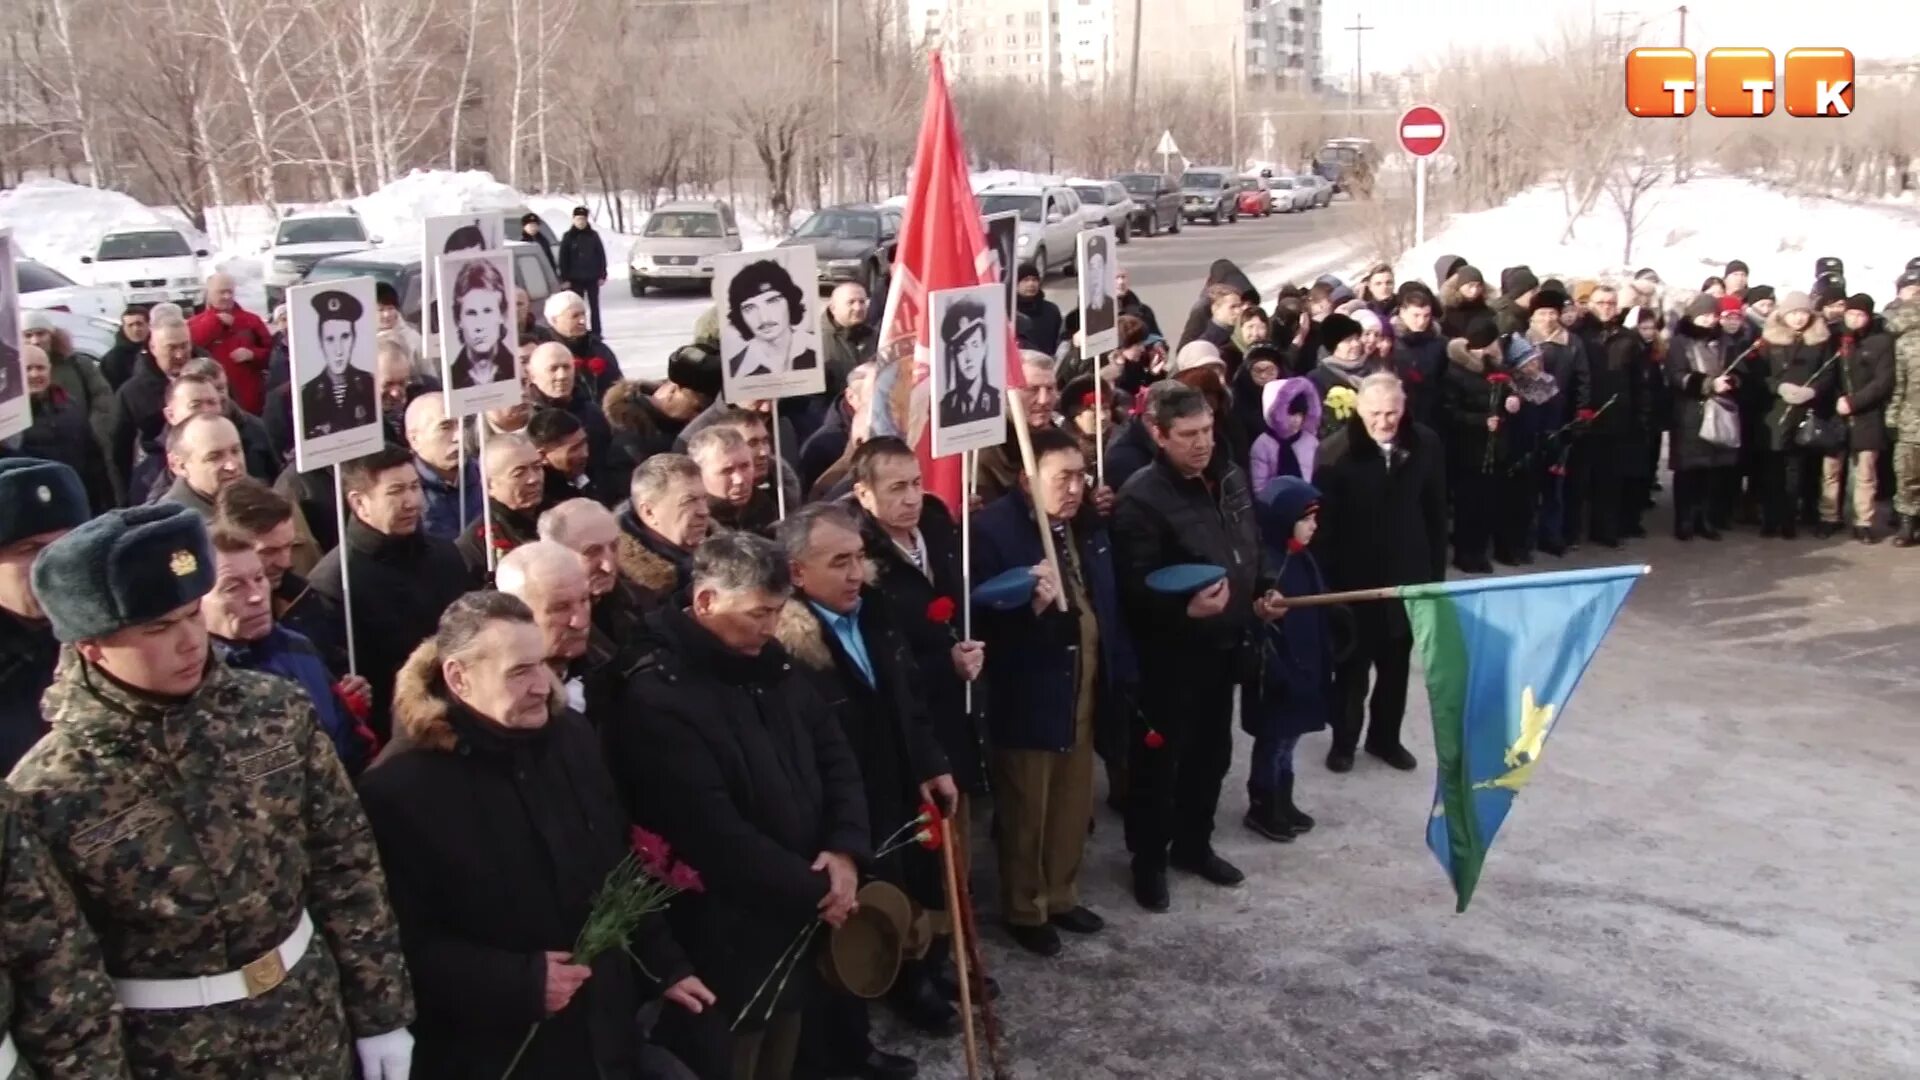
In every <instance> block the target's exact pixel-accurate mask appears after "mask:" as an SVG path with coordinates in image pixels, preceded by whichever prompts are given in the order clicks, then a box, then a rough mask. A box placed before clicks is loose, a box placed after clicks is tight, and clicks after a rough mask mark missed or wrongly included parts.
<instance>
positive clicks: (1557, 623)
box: [1398, 566, 1647, 911]
mask: <svg viewBox="0 0 1920 1080" xmlns="http://www.w3.org/2000/svg"><path fill="white" fill-rule="evenodd" d="M1646 572H1647V568H1646V567H1644V566H1614V567H1604V568H1601V569H1595V570H1572V571H1567V572H1565V573H1555V574H1521V575H1516V576H1513V577H1500V578H1482V579H1479V580H1475V581H1446V582H1436V583H1434V584H1430V585H1408V586H1404V587H1402V588H1401V589H1399V590H1398V596H1399V597H1400V599H1401V601H1402V602H1404V603H1405V604H1406V605H1407V617H1408V618H1409V619H1410V620H1411V621H1412V623H1413V635H1414V641H1415V642H1417V643H1418V644H1419V646H1420V656H1421V659H1422V661H1423V662H1424V665H1425V668H1426V673H1427V698H1428V701H1429V703H1430V704H1431V707H1432V712H1433V746H1434V756H1435V759H1436V762H1437V764H1436V766H1435V772H1436V777H1435V782H1434V793H1433V811H1432V813H1431V815H1430V816H1429V817H1428V820H1427V846H1428V847H1429V848H1432V849H1433V853H1434V855H1435V856H1436V857H1437V858H1438V859H1439V860H1440V865H1441V866H1443V867H1445V868H1446V871H1447V876H1448V877H1450V878H1452V879H1453V892H1454V897H1455V898H1456V900H1457V906H1456V908H1455V910H1456V911H1465V910H1467V903H1468V901H1470V900H1472V899H1473V890H1474V886H1475V885H1477V884H1478V883H1479V881H1480V868H1481V866H1482V865H1483V864H1484V863H1485V862H1486V858H1487V851H1488V849H1490V848H1491V847H1492V846H1493V838H1494V837H1495V836H1496V835H1497V834H1498V833H1499V832H1500V824H1501V822H1503V821H1505V820H1506V819H1507V811H1508V809H1510V808H1511V807H1512V806H1513V798H1514V796H1515V795H1518V794H1519V793H1520V789H1521V788H1523V787H1525V786H1526V785H1527V781H1528V780H1530V779H1531V778H1532V776H1533V770H1534V767H1535V766H1536V765H1538V764H1539V762H1540V753H1541V750H1542V749H1543V748H1544V747H1545V745H1546V741H1547V738H1548V736H1550V735H1552V733H1553V729H1554V727H1555V726H1556V725H1557V724H1558V723H1559V721H1560V717H1561V715H1562V713H1563V712H1564V711H1565V709H1566V707H1567V701H1568V699H1570V698H1572V697H1573V690H1574V687H1576V686H1578V685H1580V676H1581V674H1582V673H1584V672H1585V671H1586V670H1587V664H1588V662H1589V661H1591V660H1592V659H1593V654H1594V653H1595V652H1596V651H1598V650H1599V648H1600V642H1601V641H1602V640H1603V639H1605V638H1606V636H1607V630H1608V628H1610V627H1611V626H1612V625H1613V620H1614V616H1616V615H1618V614H1619V613H1620V606H1621V605H1622V604H1624V603H1625V602H1626V599H1627V593H1628V592H1630V591H1631V590H1632V589H1633V585H1634V583H1635V582H1636V581H1638V580H1640V577H1641V575H1643V574H1645V573H1646Z"/></svg>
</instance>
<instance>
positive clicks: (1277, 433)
mask: <svg viewBox="0 0 1920 1080" xmlns="http://www.w3.org/2000/svg"><path fill="white" fill-rule="evenodd" d="M1301 400H1304V401H1305V402H1306V403H1307V411H1306V418H1305V419H1303V420H1302V421H1301V422H1300V432H1299V434H1298V435H1297V436H1296V438H1306V437H1307V436H1308V435H1309V434H1310V433H1312V432H1317V431H1319V430H1320V389H1319V387H1317V386H1315V385H1314V384H1313V380H1312V379H1309V378H1306V377H1305V376H1299V375H1296V376H1293V377H1292V378H1286V379H1275V380H1273V381H1272V382H1270V383H1268V384H1267V385H1265V386H1263V387H1261V388H1260V403H1261V419H1262V421H1263V424H1264V426H1265V428H1266V433H1267V434H1268V435H1271V436H1273V437H1274V438H1276V439H1279V440H1281V441H1282V442H1285V441H1286V435H1285V434H1284V432H1285V431H1286V430H1287V427H1286V424H1287V413H1289V412H1291V411H1292V410H1293V404H1294V402H1296V401H1301Z"/></svg>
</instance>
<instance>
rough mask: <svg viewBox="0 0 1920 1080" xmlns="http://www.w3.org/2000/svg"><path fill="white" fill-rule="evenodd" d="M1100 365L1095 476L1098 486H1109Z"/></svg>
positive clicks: (1096, 370) (1095, 373)
mask: <svg viewBox="0 0 1920 1080" xmlns="http://www.w3.org/2000/svg"><path fill="white" fill-rule="evenodd" d="M1105 381H1106V379H1104V378H1102V377H1101V375H1100V365H1099V364H1095V365H1094V366H1093V478H1094V484H1095V486H1096V487H1106V486H1107V409H1106V405H1105V404H1104V402H1103V401H1102V399H1101V394H1100V384H1101V383H1103V382H1105Z"/></svg>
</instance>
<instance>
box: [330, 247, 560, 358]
mask: <svg viewBox="0 0 1920 1080" xmlns="http://www.w3.org/2000/svg"><path fill="white" fill-rule="evenodd" d="M514 223H515V225H516V226H517V225H518V224H519V217H518V216H517V215H516V216H515V218H514ZM507 250H508V251H509V252H511V253H512V255H513V280H514V284H516V285H518V286H520V287H521V288H523V289H525V290H527V296H528V298H529V299H531V300H532V302H533V317H534V319H535V320H538V319H540V318H541V309H542V307H544V306H545V304H546V302H547V297H549V296H552V295H553V294H554V293H557V292H559V291H560V290H562V289H564V288H565V287H566V286H564V285H562V284H560V279H559V277H558V276H556V275H555V274H554V272H553V264H552V263H550V262H548V261H547V258H546V256H545V255H543V254H541V252H540V249H539V248H537V247H535V246H534V245H532V244H529V243H527V242H526V241H524V240H510V241H508V242H507ZM420 251H421V248H420V245H419V244H407V245H397V244H396V245H394V246H392V247H377V248H368V249H367V250H365V251H356V252H353V253H351V254H347V255H330V256H328V257H326V258H324V259H321V260H320V261H319V262H317V263H314V264H313V269H311V270H309V271H307V276H306V277H304V278H302V279H301V283H302V284H307V283H311V282H315V281H339V280H341V279H343V278H357V277H370V278H372V279H374V280H375V281H384V282H386V283H387V284H389V285H391V286H393V291H394V293H395V294H397V295H398V296H399V297H400V315H401V317H402V318H404V319H406V320H407V321H408V322H410V323H412V324H413V326H414V328H415V329H417V330H422V331H424V330H425V327H424V326H423V325H422V323H421V318H420V313H421V311H422V309H423V308H425V306H426V303H425V298H424V297H422V296H421V290H420ZM426 345H427V348H428V350H429V351H428V353H427V355H428V356H433V355H436V354H435V353H433V352H432V351H431V350H432V349H433V343H432V342H430V341H429V342H427V343H426Z"/></svg>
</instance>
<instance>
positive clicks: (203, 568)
mask: <svg viewBox="0 0 1920 1080" xmlns="http://www.w3.org/2000/svg"><path fill="white" fill-rule="evenodd" d="M213 576H214V575H213V544H212V542H211V541H210V540H209V539H208V538H207V526H206V524H205V522H203V521H201V519H200V515H199V514H197V513H195V512H194V511H192V510H189V509H188V508H186V507H184V506H181V505H179V504H177V503H153V504H151V505H148V506H135V507H131V508H128V509H125V510H110V511H108V512H107V513H105V514H102V515H100V516H99V517H97V518H94V519H93V520H92V521H89V522H87V523H86V524H85V525H82V526H80V527H79V528H77V529H75V530H73V531H72V532H70V533H68V534H67V535H65V536H63V537H61V538H60V539H58V540H56V541H54V542H53V543H52V544H50V545H48V546H47V549H46V550H45V551H42V552H41V553H40V557H39V558H37V559H35V560H34V561H33V591H34V593H35V594H36V595H37V596H38V597H39V599H40V606H41V607H42V608H44V609H46V613H47V618H48V620H50V621H51V622H52V623H53V636H54V637H56V638H58V639H59V640H60V641H62V642H65V643H67V644H72V643H73V642H76V641H85V640H87V639H88V638H99V637H106V636H107V635H109V634H112V633H115V632H117V631H120V630H124V629H126V628H127V627H129V626H139V625H140V624H141V623H147V622H152V621H153V620H155V619H158V618H160V617H161V616H162V615H165V614H167V613H168V612H170V611H172V610H174V609H175V608H178V607H182V606H184V605H186V604H190V603H192V602H194V601H195V600H198V599H200V598H201V597H202V596H205V595H206V594H207V592H208V590H210V589H212V588H213Z"/></svg>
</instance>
